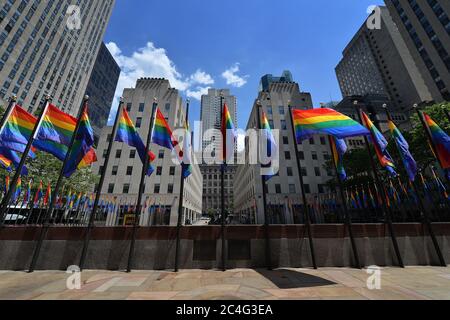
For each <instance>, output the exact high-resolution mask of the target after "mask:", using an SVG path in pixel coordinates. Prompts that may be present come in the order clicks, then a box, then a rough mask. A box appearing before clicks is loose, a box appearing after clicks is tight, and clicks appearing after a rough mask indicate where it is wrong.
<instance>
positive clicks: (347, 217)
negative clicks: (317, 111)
mask: <svg viewBox="0 0 450 320" xmlns="http://www.w3.org/2000/svg"><path fill="white" fill-rule="evenodd" d="M322 108H325V106H324V105H323V104H322ZM328 143H329V145H330V151H331V156H332V160H333V161H332V162H333V167H334V170H335V172H336V177H337V181H338V187H339V191H340V195H341V200H342V205H343V207H344V214H345V224H346V226H347V230H348V235H349V237H350V242H351V245H352V249H353V257H354V258H355V264H356V268H358V269H361V263H360V260H359V254H358V248H357V246H356V242H355V237H354V236H353V228H352V217H351V215H350V213H349V211H348V207H347V201H346V199H345V195H344V186H343V183H342V179H341V176H340V175H339V170H338V167H337V166H336V162H335V161H334V159H335V154H334V150H333V147H332V146H333V138H332V137H331V136H328ZM336 156H337V155H336Z"/></svg>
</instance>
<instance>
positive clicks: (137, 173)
mask: <svg viewBox="0 0 450 320" xmlns="http://www.w3.org/2000/svg"><path fill="white" fill-rule="evenodd" d="M154 98H157V99H158V107H159V109H160V111H161V112H162V113H163V115H164V116H165V118H166V120H167V122H168V124H169V126H170V127H171V128H172V129H173V130H176V129H180V128H182V127H183V126H184V120H185V110H184V108H183V103H182V100H181V97H180V95H179V92H178V90H176V89H174V88H171V87H170V83H169V81H168V80H165V79H149V78H142V79H139V80H138V81H137V83H136V88H134V89H131V88H127V89H125V90H124V92H123V100H124V107H125V108H126V109H127V111H128V113H129V115H130V118H131V120H132V121H133V123H134V124H135V126H136V128H137V130H138V132H139V135H140V136H141V138H142V140H143V141H144V144H145V143H146V139H147V136H148V131H149V130H150V118H151V112H152V105H153V99H154ZM111 133H112V127H105V128H104V129H103V130H102V134H101V137H100V141H99V146H98V148H97V154H98V156H99V161H98V162H97V163H95V164H94V166H93V171H94V172H98V173H100V172H101V170H103V168H102V166H103V165H104V158H105V155H106V151H107V148H108V143H109V141H110V139H112V138H113V137H112V136H111ZM151 151H152V152H153V153H154V154H155V155H156V159H155V161H154V162H153V163H152V166H153V167H154V168H155V172H154V173H153V174H152V176H151V177H147V178H146V180H145V191H144V199H145V198H146V197H147V198H148V199H149V201H150V203H151V204H153V205H154V206H157V207H158V215H157V216H155V215H153V218H152V220H151V221H146V222H145V224H146V225H150V224H151V225H155V224H156V225H172V226H173V225H176V224H177V217H178V199H179V195H180V178H181V165H177V164H175V163H174V162H173V160H172V157H173V156H174V154H173V153H172V152H171V151H170V150H168V149H165V148H163V147H160V146H158V145H155V144H152V145H151ZM102 154H103V158H101V155H102ZM192 161H193V165H192V175H191V176H189V178H187V179H186V182H185V189H184V192H185V197H184V204H183V215H184V217H183V220H182V221H183V223H184V222H186V221H187V220H189V221H191V222H193V223H195V222H196V221H198V220H199V219H200V218H201V201H202V200H201V199H202V176H201V174H200V169H199V166H198V165H197V164H196V162H195V161H194V159H193V160H192ZM141 173H142V161H141V159H140V158H139V156H138V154H137V152H136V149H135V148H131V147H128V146H127V145H125V144H122V143H117V142H116V143H115V144H114V148H113V150H112V153H111V160H110V164H109V167H108V170H107V174H106V178H105V183H104V185H103V190H102V195H103V196H104V197H117V198H119V199H122V204H123V205H125V204H127V205H128V204H131V205H135V204H136V201H137V197H138V193H139V186H140V179H141ZM122 218H123V217H122Z"/></svg>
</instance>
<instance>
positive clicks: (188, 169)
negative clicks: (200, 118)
mask: <svg viewBox="0 0 450 320" xmlns="http://www.w3.org/2000/svg"><path fill="white" fill-rule="evenodd" d="M184 132H185V134H184V138H183V151H182V152H181V154H180V155H179V156H180V159H182V160H183V161H182V169H183V178H184V179H186V178H187V177H189V176H190V175H191V174H192V146H191V130H190V129H189V123H188V122H186V123H185V124H184Z"/></svg>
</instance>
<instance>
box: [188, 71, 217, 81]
mask: <svg viewBox="0 0 450 320" xmlns="http://www.w3.org/2000/svg"><path fill="white" fill-rule="evenodd" d="M189 80H190V81H191V83H192V84H203V85H211V84H214V79H213V78H212V77H211V76H210V75H209V74H207V73H206V72H204V71H202V70H200V69H198V70H197V71H196V72H195V73H194V74H193V75H191V76H190V77H189Z"/></svg>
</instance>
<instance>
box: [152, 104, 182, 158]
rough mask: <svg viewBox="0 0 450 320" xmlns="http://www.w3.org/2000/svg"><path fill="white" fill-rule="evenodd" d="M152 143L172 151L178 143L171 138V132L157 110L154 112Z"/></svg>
mask: <svg viewBox="0 0 450 320" xmlns="http://www.w3.org/2000/svg"><path fill="white" fill-rule="evenodd" d="M152 142H153V143H154V144H157V145H159V146H161V147H164V148H167V149H169V150H173V149H174V147H175V146H176V145H178V142H177V141H176V140H175V139H174V138H173V134H172V130H171V129H170V127H169V124H168V123H167V121H166V118H164V115H163V114H162V113H161V111H160V110H159V108H158V109H157V110H156V117H155V125H154V127H153V137H152Z"/></svg>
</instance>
